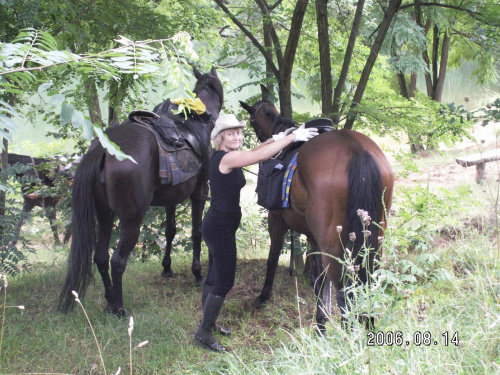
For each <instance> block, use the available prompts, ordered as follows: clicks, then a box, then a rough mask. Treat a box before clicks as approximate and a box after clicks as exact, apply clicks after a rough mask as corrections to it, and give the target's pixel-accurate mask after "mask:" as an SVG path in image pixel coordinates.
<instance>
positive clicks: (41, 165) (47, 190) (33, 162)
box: [8, 153, 72, 246]
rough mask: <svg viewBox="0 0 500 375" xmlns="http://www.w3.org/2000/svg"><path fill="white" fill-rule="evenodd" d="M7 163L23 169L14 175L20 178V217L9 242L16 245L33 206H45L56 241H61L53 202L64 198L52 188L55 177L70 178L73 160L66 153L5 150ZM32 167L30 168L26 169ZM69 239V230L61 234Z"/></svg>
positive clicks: (43, 207)
mask: <svg viewBox="0 0 500 375" xmlns="http://www.w3.org/2000/svg"><path fill="white" fill-rule="evenodd" d="M8 163H9V165H10V166H11V167H12V168H15V169H17V167H16V164H17V166H20V167H22V169H23V171H20V172H16V178H17V179H18V180H19V181H20V182H21V185H22V186H21V193H22V196H23V209H22V213H21V218H20V219H19V221H18V222H17V225H16V227H15V229H14V235H13V240H12V243H11V244H12V246H16V245H17V241H18V238H19V233H20V231H21V227H22V226H23V224H24V221H25V220H26V215H27V214H28V213H29V212H30V211H31V210H32V209H33V208H35V207H40V208H42V209H43V210H44V214H45V217H46V218H47V219H49V222H50V228H51V229H52V234H53V235H54V242H55V244H56V245H59V244H61V241H60V239H59V234H58V230H57V229H58V228H57V223H56V219H57V213H56V206H57V205H58V204H59V203H60V202H61V201H62V199H63V198H64V194H62V193H61V192H60V191H57V190H56V189H55V185H56V179H58V178H60V179H62V180H64V181H69V180H71V178H72V170H71V166H72V163H71V162H70V161H69V160H68V158H65V157H59V156H54V157H50V158H34V157H32V156H29V155H19V154H10V153H9V154H8ZM27 167H31V168H30V169H26V168H27ZM68 239H69V232H68V231H67V232H66V233H65V235H64V243H66V242H67V240H68Z"/></svg>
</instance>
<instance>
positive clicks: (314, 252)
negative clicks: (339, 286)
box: [307, 237, 331, 334]
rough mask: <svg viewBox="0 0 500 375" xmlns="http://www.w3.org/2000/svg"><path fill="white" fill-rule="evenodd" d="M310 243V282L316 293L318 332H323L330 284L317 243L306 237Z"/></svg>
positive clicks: (329, 305) (329, 302) (329, 303)
mask: <svg viewBox="0 0 500 375" xmlns="http://www.w3.org/2000/svg"><path fill="white" fill-rule="evenodd" d="M307 240H308V241H309V243H310V244H311V254H310V255H309V257H310V265H311V284H312V286H313V288H314V294H315V295H316V300H317V307H316V324H317V328H318V333H320V334H323V333H325V331H326V328H325V324H326V318H327V314H329V313H330V307H331V286H330V282H329V279H328V278H327V277H326V276H327V271H326V270H325V269H324V268H323V262H322V255H321V252H320V249H319V247H318V244H317V243H316V241H315V240H314V239H313V238H309V237H308V239H307Z"/></svg>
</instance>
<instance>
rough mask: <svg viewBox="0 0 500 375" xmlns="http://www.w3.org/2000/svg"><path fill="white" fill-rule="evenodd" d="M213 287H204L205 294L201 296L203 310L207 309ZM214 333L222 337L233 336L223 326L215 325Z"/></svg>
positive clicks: (205, 285) (206, 285)
mask: <svg viewBox="0 0 500 375" xmlns="http://www.w3.org/2000/svg"><path fill="white" fill-rule="evenodd" d="M212 287H213V285H208V284H204V285H203V293H202V294H201V305H202V307H203V309H204V308H205V301H206V300H207V296H208V294H209V293H210V291H211V290H212ZM213 331H214V332H216V333H218V334H220V335H222V336H231V330H230V329H229V328H225V327H223V326H221V325H218V324H217V323H215V327H214V328H213Z"/></svg>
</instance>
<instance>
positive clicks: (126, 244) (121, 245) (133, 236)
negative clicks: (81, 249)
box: [108, 215, 144, 316]
mask: <svg viewBox="0 0 500 375" xmlns="http://www.w3.org/2000/svg"><path fill="white" fill-rule="evenodd" d="M143 216H144V215H140V216H139V217H137V218H136V220H134V221H133V222H123V221H120V226H121V231H120V239H119V242H118V248H117V249H116V251H115V252H114V253H113V255H112V257H111V282H112V284H113V294H112V296H113V301H112V303H108V308H109V310H110V311H111V313H113V314H115V315H118V316H126V315H127V314H126V312H125V309H124V308H123V286H122V277H123V273H124V272H125V269H126V268H127V260H128V257H129V255H130V253H131V252H132V250H133V249H134V247H135V245H136V243H137V240H138V239H139V234H140V232H141V222H142V218H143Z"/></svg>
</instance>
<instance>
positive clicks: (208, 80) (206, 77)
mask: <svg viewBox="0 0 500 375" xmlns="http://www.w3.org/2000/svg"><path fill="white" fill-rule="evenodd" d="M207 86H208V87H209V88H211V89H212V90H214V91H215V92H216V93H217V95H218V96H219V99H220V106H221V108H222V105H223V104H224V88H223V87H222V82H221V81H220V80H219V79H218V78H217V77H216V76H214V75H212V74H210V73H206V74H203V75H202V76H201V77H200V79H199V80H198V81H197V82H196V84H195V86H194V90H193V92H195V93H198V91H199V90H201V89H202V88H203V87H207Z"/></svg>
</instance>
